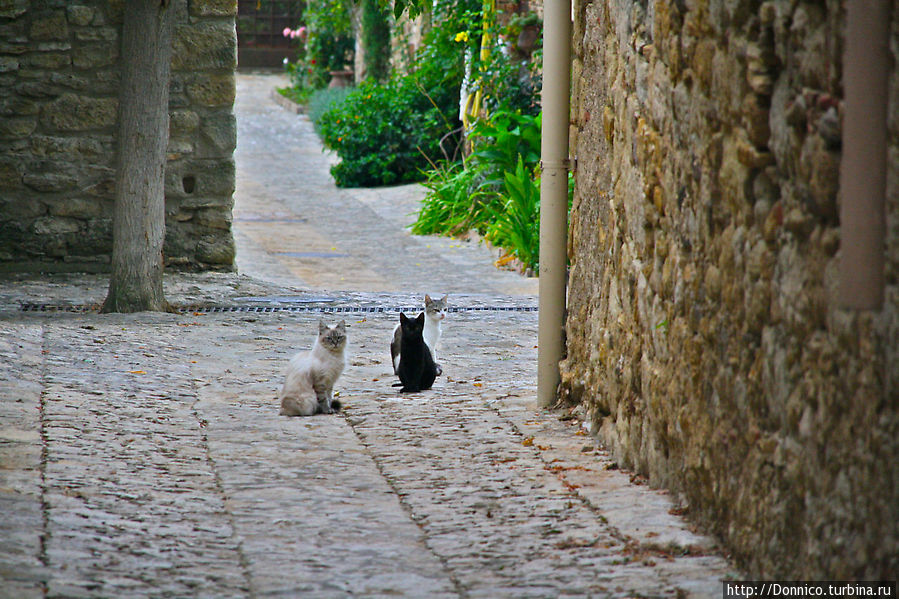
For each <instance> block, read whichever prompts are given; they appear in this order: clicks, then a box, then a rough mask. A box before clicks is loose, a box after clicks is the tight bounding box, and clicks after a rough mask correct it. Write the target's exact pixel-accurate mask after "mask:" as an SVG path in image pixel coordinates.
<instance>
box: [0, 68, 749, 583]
mask: <svg viewBox="0 0 899 599" xmlns="http://www.w3.org/2000/svg"><path fill="white" fill-rule="evenodd" d="M281 81H282V79H281V78H280V77H279V76H275V75H265V74H259V73H241V74H239V75H238V77H237V82H238V83H237V91H238V94H237V101H236V104H235V113H236V116H237V127H238V145H237V150H236V152H235V159H236V169H237V190H236V192H235V207H234V212H233V228H234V235H235V241H236V246H237V265H238V272H237V273H203V274H175V275H168V276H167V280H166V294H167V299H168V300H169V301H170V302H172V303H173V304H175V305H177V306H182V307H184V306H187V307H188V309H186V310H185V311H183V312H181V313H178V314H157V313H139V314H133V315H123V314H110V315H100V314H98V313H97V312H96V311H92V310H91V309H90V307H91V306H96V304H98V303H99V302H101V301H102V299H103V297H104V295H105V292H106V284H107V281H106V279H105V278H104V277H103V276H102V275H57V276H54V277H45V278H36V277H25V276H19V277H16V278H10V279H4V280H2V281H0V355H2V363H3V364H4V367H3V368H2V369H0V398H2V401H0V504H2V514H3V517H2V518H0V580H2V584H0V597H8V598H10V599H12V598H16V599H18V598H38V597H41V598H43V597H59V598H62V597H66V598H68V597H128V598H137V597H302V598H304V599H306V598H328V599H330V598H338V597H363V598H368V597H388V596H390V597H408V598H428V599H430V598H437V597H466V598H468V597H470V598H476V597H483V598H491V599H500V598H515V599H518V598H524V597H542V598H555V597H677V598H680V597H720V596H721V592H722V583H721V581H722V580H727V579H737V578H739V577H740V575H739V573H738V572H737V571H736V570H734V569H733V567H732V566H731V565H730V564H729V563H728V562H727V560H726V559H725V558H724V557H722V556H721V554H720V553H719V552H718V550H717V549H716V544H715V543H714V541H713V540H712V539H710V538H708V537H705V536H703V535H701V534H699V533H698V532H697V531H695V530H694V529H692V528H691V526H690V525H689V523H688V521H687V520H686V519H685V518H684V517H683V515H682V510H679V509H678V508H677V506H676V505H675V504H674V503H673V502H672V500H671V499H670V497H669V496H668V495H667V494H666V493H664V492H662V491H657V490H652V489H649V488H648V486H647V485H645V484H642V481H641V479H640V477H637V476H632V475H630V474H628V473H627V472H624V471H623V470H622V469H620V468H619V467H618V465H617V464H616V463H615V461H614V460H613V458H612V457H611V455H610V454H609V453H608V452H606V451H605V450H603V449H602V448H600V447H598V446H597V445H596V443H595V442H594V441H593V439H592V437H591V436H590V435H589V433H588V431H587V430H586V429H585V427H584V425H583V422H582V419H583V417H584V415H583V414H582V413H580V412H573V413H572V412H569V411H568V410H556V411H545V410H540V409H539V408H538V407H537V406H536V400H535V395H536V373H535V361H536V343H537V313H536V305H537V300H536V293H537V282H536V279H528V278H525V277H522V276H521V275H519V274H517V273H514V272H511V271H502V270H498V269H496V268H495V267H494V266H493V260H494V259H495V258H496V255H495V254H494V253H493V252H491V250H489V249H487V248H486V247H484V246H482V245H478V244H477V243H476V242H465V241H460V240H455V239H449V238H436V237H427V238H418V237H415V236H412V235H411V234H409V232H408V231H407V230H406V229H405V226H406V225H408V224H409V223H410V222H411V221H412V220H413V219H414V215H412V213H413V212H414V211H415V210H416V208H417V202H418V200H419V198H420V197H421V195H422V194H423V189H422V188H421V187H420V186H417V185H410V186H402V187H394V188H380V189H338V188H337V187H335V185H334V183H333V181H332V180H331V178H330V176H329V174H328V167H329V165H330V164H331V163H332V161H333V158H332V157H331V156H330V155H329V154H327V153H323V152H322V150H321V146H320V144H319V142H318V139H317V137H316V135H315V133H314V132H313V130H312V126H311V124H310V122H309V120H308V119H307V118H306V117H305V116H302V115H296V114H294V113H292V112H290V111H288V110H285V109H284V108H283V107H281V106H279V105H278V104H277V103H276V102H275V101H274V100H273V98H272V96H271V93H272V90H273V88H274V87H275V86H277V85H279V84H280V82H281ZM425 293H429V294H431V295H432V296H434V295H440V296H442V295H443V294H448V298H449V299H448V302H449V314H448V316H447V318H446V320H445V321H444V325H443V338H442V340H441V346H440V347H441V356H440V357H441V359H440V362H441V364H442V367H443V375H442V376H440V377H439V378H438V379H437V382H436V384H435V385H434V388H433V389H432V390H431V391H427V392H422V393H415V394H409V395H402V396H401V395H400V394H399V393H398V392H397V389H395V388H393V387H392V386H391V385H392V384H393V383H394V382H395V381H396V378H395V377H394V375H393V373H392V369H391V365H390V358H389V352H388V344H389V339H390V336H391V331H392V329H393V327H394V326H395V324H396V322H397V318H398V313H399V312H398V311H399V310H400V309H403V310H407V311H412V310H416V311H417V310H420V309H421V308H422V301H423V300H422V298H423V296H424V294H425ZM23 305H27V306H30V307H34V309H30V310H23V309H22V306H23ZM41 307H43V308H44V310H43V311H42V310H41V309H40V308H41ZM48 307H49V308H50V309H49V310H47V308H48ZM85 307H86V308H87V309H85ZM211 307H218V308H227V310H220V311H216V310H215V309H211ZM54 308H55V309H54ZM60 308H61V309H60ZM69 308H70V309H69ZM319 319H323V320H325V321H326V322H328V323H333V322H337V321H339V320H341V319H343V320H345V321H346V324H347V328H348V338H349V341H348V355H349V359H348V366H347V369H346V371H345V372H344V374H343V376H342V377H341V378H340V379H339V381H338V383H337V385H336V390H337V391H338V392H339V395H340V399H341V401H342V402H343V404H344V406H345V409H344V410H343V412H342V413H341V414H340V415H334V416H316V417H311V418H288V417H283V416H279V415H278V402H277V399H276V394H277V391H278V389H279V387H280V385H281V383H282V381H283V372H284V369H285V367H286V364H287V361H288V360H289V358H290V356H291V355H292V354H294V353H296V352H297V351H299V350H304V349H308V348H309V347H310V346H311V343H312V341H313V339H314V336H315V334H316V332H317V330H318V329H317V323H318V321H319Z"/></svg>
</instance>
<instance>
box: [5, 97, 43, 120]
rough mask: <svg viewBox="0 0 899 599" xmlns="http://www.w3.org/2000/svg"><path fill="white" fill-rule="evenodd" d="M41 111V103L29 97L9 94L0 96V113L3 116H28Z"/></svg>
mask: <svg viewBox="0 0 899 599" xmlns="http://www.w3.org/2000/svg"><path fill="white" fill-rule="evenodd" d="M40 111H41V105H40V103H38V102H35V101H34V100H32V99H30V98H23V97H21V96H11V97H9V98H0V115H3V116H28V115H35V114H38V113H39V112H40Z"/></svg>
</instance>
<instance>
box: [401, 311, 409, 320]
mask: <svg viewBox="0 0 899 599" xmlns="http://www.w3.org/2000/svg"><path fill="white" fill-rule="evenodd" d="M400 322H409V317H408V316H406V313H405V312H400Z"/></svg>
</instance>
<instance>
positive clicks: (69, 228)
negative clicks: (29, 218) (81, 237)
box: [31, 216, 83, 236]
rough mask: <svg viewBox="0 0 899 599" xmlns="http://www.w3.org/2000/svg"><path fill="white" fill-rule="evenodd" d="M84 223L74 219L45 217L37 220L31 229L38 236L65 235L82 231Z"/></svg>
mask: <svg viewBox="0 0 899 599" xmlns="http://www.w3.org/2000/svg"><path fill="white" fill-rule="evenodd" d="M82 222H83V221H81V220H79V219H74V218H61V217H49V216H43V217H40V218H38V219H36V220H35V221H34V224H32V226H31V227H32V230H33V231H34V234H35V235H38V236H44V235H48V236H53V235H64V234H66V233H77V232H78V231H80V230H81V223H82Z"/></svg>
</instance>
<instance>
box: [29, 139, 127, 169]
mask: <svg viewBox="0 0 899 599" xmlns="http://www.w3.org/2000/svg"><path fill="white" fill-rule="evenodd" d="M30 141H31V151H32V152H33V154H34V156H37V157H41V158H52V159H56V160H66V161H69V162H74V163H84V162H93V163H96V162H98V161H104V160H108V159H110V157H111V156H112V151H113V150H112V143H113V142H112V139H111V138H108V139H99V138H96V137H93V136H92V137H61V136H53V135H33V136H32V137H31V140H30Z"/></svg>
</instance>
